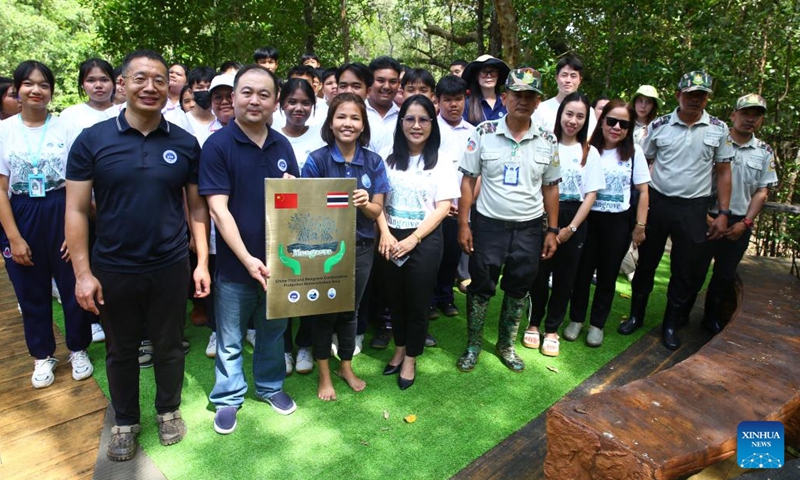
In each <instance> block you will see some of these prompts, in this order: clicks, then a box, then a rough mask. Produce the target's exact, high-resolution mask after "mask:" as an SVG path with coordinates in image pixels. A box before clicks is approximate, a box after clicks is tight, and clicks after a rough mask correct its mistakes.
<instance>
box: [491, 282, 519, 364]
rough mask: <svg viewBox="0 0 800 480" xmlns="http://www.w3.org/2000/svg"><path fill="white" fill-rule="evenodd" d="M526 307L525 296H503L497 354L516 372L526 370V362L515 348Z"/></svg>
mask: <svg viewBox="0 0 800 480" xmlns="http://www.w3.org/2000/svg"><path fill="white" fill-rule="evenodd" d="M524 309H525V299H524V298H513V297H511V296H509V295H506V296H504V297H503V307H502V308H501V309H500V328H499V330H498V332H497V354H498V355H499V356H500V361H501V362H503V365H505V366H506V367H508V368H509V369H511V370H512V371H514V372H521V371H523V370H525V363H524V362H523V361H522V359H521V358H519V355H517V352H516V351H515V350H514V344H515V343H516V341H517V332H519V321H520V319H521V318H522V311H523V310H524Z"/></svg>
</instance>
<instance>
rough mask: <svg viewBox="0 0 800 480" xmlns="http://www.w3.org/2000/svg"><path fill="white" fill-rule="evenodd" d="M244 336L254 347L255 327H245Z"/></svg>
mask: <svg viewBox="0 0 800 480" xmlns="http://www.w3.org/2000/svg"><path fill="white" fill-rule="evenodd" d="M246 338H247V343H249V344H250V345H252V346H253V348H256V331H255V329H249V328H248V329H247V335H246Z"/></svg>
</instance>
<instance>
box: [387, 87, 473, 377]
mask: <svg viewBox="0 0 800 480" xmlns="http://www.w3.org/2000/svg"><path fill="white" fill-rule="evenodd" d="M440 141H441V136H440V133H439V124H438V122H437V121H436V109H435V108H434V106H433V102H431V100H430V99H429V98H428V97H426V96H424V95H414V96H412V97H409V98H408V99H406V101H405V102H404V103H403V106H402V107H401V108H400V112H399V114H398V117H397V125H396V127H395V133H394V144H393V149H392V152H391V153H390V154H389V155H388V156H387V157H386V167H387V168H386V173H387V176H388V177H389V186H390V191H389V193H387V194H386V201H385V203H384V215H382V216H379V217H378V219H377V222H378V228H379V230H380V233H381V239H380V245H379V253H380V254H381V255H382V256H383V257H384V258H385V259H386V260H387V263H385V264H383V265H381V267H383V269H384V273H385V276H384V282H383V285H385V287H384V288H387V289H388V297H389V309H390V311H391V314H392V332H393V335H394V344H395V351H394V355H392V359H391V360H389V363H388V364H387V365H386V368H384V370H383V374H384V375H394V374H399V376H398V379H397V384H398V386H399V387H400V389H401V390H405V389H406V388H408V387H410V386H411V385H413V384H414V379H415V378H416V361H417V357H418V356H419V355H422V351H423V349H424V347H425V335H426V334H427V332H428V309H429V306H430V304H431V297H432V296H433V290H434V286H435V285H436V274H437V272H438V271H439V263H440V262H441V260H442V251H443V239H442V229H441V223H442V220H444V218H445V217H446V216H447V213H448V212H449V211H450V205H451V203H452V200H453V199H456V198H458V197H459V196H460V195H461V192H460V191H459V186H458V181H457V180H456V178H457V177H456V171H455V168H453V162H451V161H449V160H446V161H445V160H444V158H442V161H439V158H440V156H441V154H440V153H439V145H440Z"/></svg>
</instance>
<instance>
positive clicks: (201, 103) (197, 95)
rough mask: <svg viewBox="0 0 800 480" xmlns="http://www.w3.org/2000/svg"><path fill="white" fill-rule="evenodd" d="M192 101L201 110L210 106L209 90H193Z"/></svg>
mask: <svg viewBox="0 0 800 480" xmlns="http://www.w3.org/2000/svg"><path fill="white" fill-rule="evenodd" d="M194 103H195V104H196V105H197V106H198V107H200V108H202V109H203V110H208V109H209V108H211V92H209V91H208V90H195V91H194Z"/></svg>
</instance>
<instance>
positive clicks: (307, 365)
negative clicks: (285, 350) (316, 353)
mask: <svg viewBox="0 0 800 480" xmlns="http://www.w3.org/2000/svg"><path fill="white" fill-rule="evenodd" d="M294 368H295V370H297V373H301V374H303V375H305V374H306V373H311V370H314V357H312V355H311V349H310V348H300V349H298V350H297V363H295V364H294Z"/></svg>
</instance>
